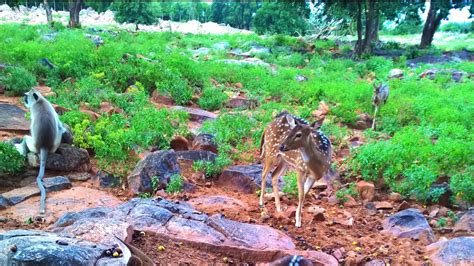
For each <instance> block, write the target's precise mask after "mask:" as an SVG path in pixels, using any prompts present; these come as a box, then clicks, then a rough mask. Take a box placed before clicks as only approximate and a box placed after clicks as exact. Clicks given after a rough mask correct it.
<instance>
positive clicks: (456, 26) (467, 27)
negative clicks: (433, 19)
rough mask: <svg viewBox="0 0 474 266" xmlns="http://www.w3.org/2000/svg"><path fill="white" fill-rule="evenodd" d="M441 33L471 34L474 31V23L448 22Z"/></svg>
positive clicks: (442, 27)
mask: <svg viewBox="0 0 474 266" xmlns="http://www.w3.org/2000/svg"><path fill="white" fill-rule="evenodd" d="M440 30H441V31H445V32H458V33H471V32H473V31H474V22H448V23H446V24H444V25H443V26H441V28H440Z"/></svg>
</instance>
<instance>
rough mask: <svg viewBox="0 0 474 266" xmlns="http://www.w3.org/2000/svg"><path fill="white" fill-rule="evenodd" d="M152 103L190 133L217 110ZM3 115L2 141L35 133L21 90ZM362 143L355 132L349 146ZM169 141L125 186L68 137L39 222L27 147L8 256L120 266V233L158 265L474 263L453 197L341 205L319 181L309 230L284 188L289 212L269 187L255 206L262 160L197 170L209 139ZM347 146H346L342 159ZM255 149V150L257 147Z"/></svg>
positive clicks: (10, 216)
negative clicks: (179, 114)
mask: <svg viewBox="0 0 474 266" xmlns="http://www.w3.org/2000/svg"><path fill="white" fill-rule="evenodd" d="M40 89H41V90H48V89H47V88H40ZM152 101H154V102H155V104H156V105H157V107H158V106H159V107H160V108H181V109H184V110H186V111H188V112H189V113H191V122H190V127H192V128H194V129H196V128H198V127H199V126H200V124H201V123H202V121H203V120H206V119H215V117H216V114H214V113H210V112H206V111H203V110H199V109H196V108H188V107H175V106H171V105H170V104H169V101H166V99H163V98H162V97H161V98H160V97H158V96H157V95H155V96H154V99H153V98H152ZM323 109H324V108H323ZM0 114H2V115H0V121H2V123H1V127H0V135H1V136H2V139H3V140H7V139H11V138H13V137H20V136H22V135H24V134H27V133H28V126H29V125H28V122H27V121H25V119H24V115H25V110H24V108H23V107H22V106H21V103H20V101H19V98H7V97H3V96H1V95H0ZM5 114H7V115H5ZM369 124H370V123H369ZM362 126H363V125H362ZM354 135H357V131H356V130H355V131H354ZM361 141H363V139H361V138H357V137H355V138H354V139H353V141H352V142H353V145H360V142H361ZM171 147H173V148H174V150H170V151H155V152H148V153H145V154H143V155H142V158H143V159H142V161H140V162H139V163H138V164H137V166H136V168H135V170H134V171H133V172H132V173H131V174H130V176H129V177H128V178H127V182H126V183H127V184H126V185H127V187H113V185H114V184H116V182H117V180H116V179H115V178H114V177H113V176H110V175H107V174H105V173H102V172H100V171H98V170H97V168H96V166H95V162H94V160H93V159H91V158H89V156H88V153H87V151H85V150H82V149H78V148H75V147H73V146H70V145H69V144H62V146H61V148H60V150H59V151H58V153H57V154H56V155H55V156H53V157H50V161H49V162H50V163H49V164H48V171H47V176H48V178H46V180H45V184H46V187H47V190H48V197H47V214H46V216H45V217H42V218H38V216H37V214H38V213H37V210H38V206H39V190H38V189H37V187H36V184H35V183H34V180H35V179H34V178H35V176H36V173H37V172H36V171H37V170H35V169H34V167H33V166H35V165H37V158H36V157H35V156H33V155H29V157H28V163H29V165H31V166H32V167H31V169H30V170H28V171H27V172H26V173H24V174H22V175H21V176H4V177H1V178H0V181H1V182H2V184H1V187H2V191H0V192H1V193H3V194H1V195H0V223H1V224H2V226H1V229H0V254H1V255H0V261H1V263H0V264H2V265H3V264H4V263H11V262H13V261H26V260H29V259H31V258H34V259H35V260H37V262H48V263H53V262H55V261H58V260H61V261H69V262H71V263H82V264H84V263H91V262H97V264H98V265H108V264H110V263H112V262H113V263H124V261H125V260H126V259H127V258H128V257H127V252H125V250H123V253H118V252H117V250H120V251H121V252H122V249H127V248H126V247H125V248H124V247H122V248H121V249H118V246H117V245H118V242H117V240H116V239H115V237H118V238H120V239H122V240H124V241H125V242H127V243H131V244H132V245H134V246H136V247H137V248H138V249H140V250H142V251H143V252H144V253H146V254H147V255H148V256H150V257H151V258H152V259H153V260H154V261H156V262H161V263H190V264H203V263H250V264H255V263H269V262H271V261H274V260H276V259H278V258H281V257H284V256H287V255H302V256H304V257H306V258H308V259H310V260H312V261H313V262H315V263H317V264H322V265H338V264H345V265H389V264H409V265H412V264H416V265H420V264H425V265H429V264H433V265H446V264H453V263H458V262H464V263H467V264H469V263H472V262H473V261H474V237H473V236H474V233H473V232H474V231H473V229H474V226H473V224H474V211H473V210H470V211H465V210H464V211H463V210H459V209H455V208H454V207H452V206H449V205H447V203H446V202H440V204H439V205H430V206H423V205H419V204H417V203H415V202H412V201H408V202H407V201H402V200H401V197H400V195H398V194H393V193H392V194H387V192H385V191H384V190H381V189H379V188H378V187H377V186H376V185H374V184H372V183H367V182H363V181H360V182H359V183H357V191H358V194H359V195H358V197H355V198H353V197H350V196H348V197H347V199H348V200H347V201H346V202H341V201H340V200H338V199H337V198H336V197H335V196H334V193H332V192H331V191H327V190H325V188H326V185H325V184H324V183H321V182H318V183H317V185H316V186H315V187H314V189H313V191H311V192H310V194H309V195H308V196H307V198H306V201H305V206H304V212H303V226H302V227H301V228H295V226H294V222H295V221H294V216H295V208H296V206H297V200H296V199H295V197H292V196H290V195H283V197H282V205H283V212H282V213H277V212H276V211H275V207H274V204H273V201H272V195H271V194H267V195H265V198H266V205H265V208H264V209H260V208H259V207H258V197H257V192H258V191H259V186H260V182H261V171H262V167H261V165H260V164H258V159H255V163H254V164H250V165H237V166H232V167H229V168H228V169H226V170H225V171H224V172H223V173H222V175H220V176H219V177H218V178H216V179H206V178H205V177H204V176H203V174H202V173H199V172H195V171H194V170H193V169H192V167H191V166H192V163H193V161H196V160H210V161H212V160H214V159H215V156H216V155H215V153H214V152H215V151H216V147H215V144H214V143H213V141H212V136H208V135H197V136H196V137H195V138H194V139H193V140H191V139H184V138H182V137H177V138H175V140H174V141H173V142H172V143H171ZM347 154H348V152H347V150H344V149H343V150H341V151H338V154H337V155H336V158H335V159H336V160H340V159H343V158H344V157H345V156H347ZM252 156H254V157H255V158H257V156H258V154H257V152H256V151H255V154H253V155H252ZM174 173H180V174H181V175H182V176H183V177H184V178H185V186H184V191H183V192H182V193H179V194H167V193H166V192H165V191H164V188H165V187H166V184H167V182H168V178H169V177H170V176H171V175H172V174H174ZM153 176H158V177H159V180H158V181H159V182H158V184H157V186H158V192H157V193H156V194H155V195H152V197H151V198H136V195H139V193H141V192H148V191H150V189H151V182H150V179H151V177H153ZM336 178H337V176H333V178H332V179H336ZM280 186H282V182H280ZM267 187H271V186H270V180H269V179H267ZM142 195H143V194H142ZM443 205H447V207H446V206H443ZM449 211H453V213H454V214H456V216H457V217H460V219H459V220H458V221H456V220H455V218H454V216H453V217H452V218H448V219H447V220H446V223H445V224H444V225H442V226H440V225H439V222H438V221H439V220H441V219H445V218H444V217H448V216H449ZM442 217H443V218H442ZM16 229H24V230H20V231H19V230H16ZM25 230H26V231H25ZM36 230H41V231H36ZM27 247H28V248H27ZM44 247H47V248H44ZM18 251H22V252H18ZM52 251H65V252H52ZM66 251H67V252H66ZM116 252H117V253H116ZM115 253H116V254H115ZM38 254H39V255H38ZM114 254H115V255H116V256H115V257H114Z"/></svg>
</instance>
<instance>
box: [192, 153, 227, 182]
mask: <svg viewBox="0 0 474 266" xmlns="http://www.w3.org/2000/svg"><path fill="white" fill-rule="evenodd" d="M231 163H232V160H231V159H230V158H229V157H228V156H227V154H226V153H224V152H222V153H219V155H218V156H217V157H216V159H215V161H214V162H209V161H196V162H194V164H193V169H194V170H195V171H201V172H203V173H204V175H205V176H206V177H207V178H212V177H217V176H218V175H219V174H220V173H221V172H222V170H223V169H224V167H226V166H228V165H230V164H231Z"/></svg>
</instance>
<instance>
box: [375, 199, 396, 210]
mask: <svg viewBox="0 0 474 266" xmlns="http://www.w3.org/2000/svg"><path fill="white" fill-rule="evenodd" d="M375 208H376V209H377V210H391V209H393V205H392V203H390V202H388V201H378V202H375Z"/></svg>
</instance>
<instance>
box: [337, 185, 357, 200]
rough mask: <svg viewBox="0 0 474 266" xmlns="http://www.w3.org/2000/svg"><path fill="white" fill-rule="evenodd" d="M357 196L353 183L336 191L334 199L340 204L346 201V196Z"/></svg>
mask: <svg viewBox="0 0 474 266" xmlns="http://www.w3.org/2000/svg"><path fill="white" fill-rule="evenodd" d="M357 195H358V193H357V188H356V184H355V183H350V184H349V186H348V187H347V188H341V189H339V190H338V191H336V198H337V199H338V200H340V201H341V202H343V203H344V202H346V201H348V198H347V196H351V197H356V196H357Z"/></svg>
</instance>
